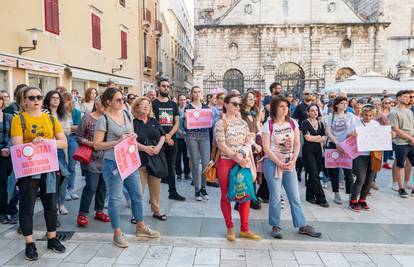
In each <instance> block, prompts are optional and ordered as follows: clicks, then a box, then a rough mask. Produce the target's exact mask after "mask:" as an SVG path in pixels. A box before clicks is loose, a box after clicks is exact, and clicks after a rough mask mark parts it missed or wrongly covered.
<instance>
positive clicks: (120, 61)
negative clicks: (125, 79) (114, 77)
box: [112, 58, 126, 73]
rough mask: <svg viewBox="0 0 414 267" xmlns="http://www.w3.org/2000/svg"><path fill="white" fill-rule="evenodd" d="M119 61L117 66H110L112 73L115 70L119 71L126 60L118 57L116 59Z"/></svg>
mask: <svg viewBox="0 0 414 267" xmlns="http://www.w3.org/2000/svg"><path fill="white" fill-rule="evenodd" d="M117 60H118V61H119V67H118V68H112V73H115V72H117V71H121V70H122V68H123V67H124V65H125V63H126V60H125V59H124V58H118V59H117Z"/></svg>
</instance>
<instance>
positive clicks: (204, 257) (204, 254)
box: [194, 248, 220, 265]
mask: <svg viewBox="0 0 414 267" xmlns="http://www.w3.org/2000/svg"><path fill="white" fill-rule="evenodd" d="M197 264H211V265H219V264H220V249H218V248H197V252H196V257H195V261H194V265H197Z"/></svg>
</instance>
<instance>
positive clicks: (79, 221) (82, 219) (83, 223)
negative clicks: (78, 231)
mask: <svg viewBox="0 0 414 267" xmlns="http://www.w3.org/2000/svg"><path fill="white" fill-rule="evenodd" d="M76 223H77V224H78V226H80V227H85V226H87V225H88V217H86V216H84V215H78V219H77V220H76Z"/></svg>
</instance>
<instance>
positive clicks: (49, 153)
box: [10, 140, 59, 179]
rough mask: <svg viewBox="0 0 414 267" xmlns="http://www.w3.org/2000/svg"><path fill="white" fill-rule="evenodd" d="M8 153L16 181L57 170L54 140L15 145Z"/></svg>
mask: <svg viewBox="0 0 414 267" xmlns="http://www.w3.org/2000/svg"><path fill="white" fill-rule="evenodd" d="M10 153H11V159H12V163H13V170H14V174H15V176H16V179H18V178H22V177H26V176H32V175H36V174H42V173H47V172H54V171H58V170H59V161H58V156H57V147H56V141H55V140H44V141H43V142H41V143H40V144H37V145H34V144H32V143H27V144H22V145H15V146H12V147H11V148H10Z"/></svg>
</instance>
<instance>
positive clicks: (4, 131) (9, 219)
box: [0, 94, 18, 224]
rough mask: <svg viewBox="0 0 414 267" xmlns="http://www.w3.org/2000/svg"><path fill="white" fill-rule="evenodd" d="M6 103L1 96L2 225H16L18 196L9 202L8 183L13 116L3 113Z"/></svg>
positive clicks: (0, 164)
mask: <svg viewBox="0 0 414 267" xmlns="http://www.w3.org/2000/svg"><path fill="white" fill-rule="evenodd" d="M5 104H6V102H5V101H4V96H3V95H1V94H0V166H1V168H0V223H1V224H6V223H10V224H16V223H17V221H18V214H17V213H18V210H17V201H18V198H17V195H14V197H13V198H12V199H11V200H10V202H7V181H8V177H9V175H10V173H11V172H12V168H13V167H12V162H11V157H10V147H9V146H10V144H9V141H10V126H11V120H12V118H13V116H12V115H11V114H8V113H5V112H3V108H4V107H5Z"/></svg>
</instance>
